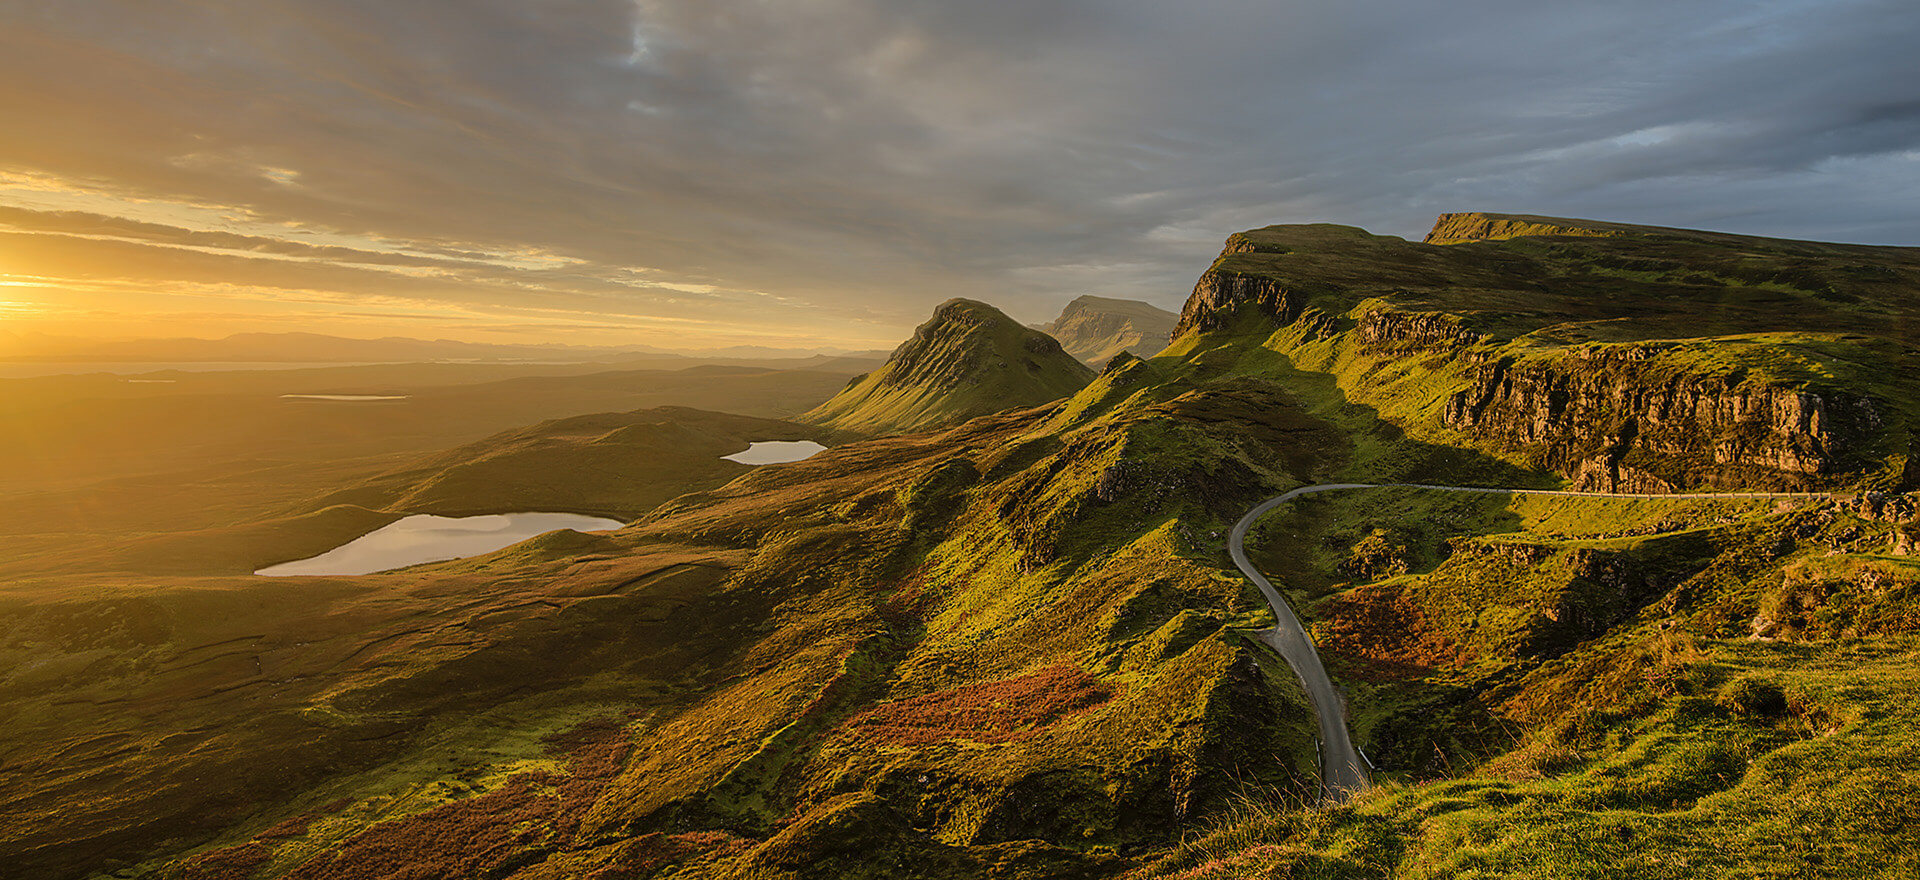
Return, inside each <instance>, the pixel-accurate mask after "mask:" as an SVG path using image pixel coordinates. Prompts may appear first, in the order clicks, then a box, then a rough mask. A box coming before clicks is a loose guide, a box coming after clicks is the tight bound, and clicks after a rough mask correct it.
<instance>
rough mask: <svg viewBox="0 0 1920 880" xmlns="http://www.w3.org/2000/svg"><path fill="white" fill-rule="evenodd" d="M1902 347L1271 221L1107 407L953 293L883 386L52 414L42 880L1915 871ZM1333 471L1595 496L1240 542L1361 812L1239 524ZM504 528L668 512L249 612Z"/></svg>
mask: <svg viewBox="0 0 1920 880" xmlns="http://www.w3.org/2000/svg"><path fill="white" fill-rule="evenodd" d="M1093 305H1097V303H1094V304H1093ZM1916 315H1920V250H1916V249H1908V248H1883V247H1866V246H1856V245H1841V244H1829V243H1813V242H1794V241H1782V240H1772V239H1760V238H1751V237H1743V236H1733V235H1725V234H1720V233H1711V232H1701V231H1693V230H1673V229H1660V228H1653V227H1638V226H1625V225H1620V224H1611V223H1598V222H1590V221H1580V220H1569V219H1561V218H1547V217H1531V216H1518V215H1494V214H1457V215H1445V216H1442V217H1441V218H1440V220H1439V222H1438V223H1437V224H1436V226H1435V228H1434V231H1433V233H1432V234H1431V235H1430V236H1429V237H1428V240H1426V241H1422V242H1413V241H1406V240H1403V239H1400V238H1396V237H1391V236H1379V235H1373V234H1370V233H1367V232H1365V231H1364V230H1360V229H1356V228H1352V227H1345V226H1335V225H1327V224H1315V225H1304V226H1275V227H1266V228H1263V229H1256V230H1249V231H1247V232H1242V233H1237V234H1235V235H1233V236H1231V237H1229V238H1228V239H1227V242H1226V246H1225V248H1224V249H1223V251H1222V252H1221V254H1220V256H1219V257H1218V258H1217V259H1216V260H1215V261H1214V263H1213V264H1212V265H1211V266H1209V267H1205V269H1204V271H1203V272H1202V273H1201V275H1200V278H1199V281H1198V282H1197V284H1196V285H1195V288H1194V290H1193V293H1192V295H1191V296H1190V297H1189V299H1188V300H1187V302H1186V305H1185V308H1184V309H1183V310H1182V312H1181V314H1180V316H1179V319H1178V323H1177V325H1176V326H1175V327H1174V328H1173V330H1172V331H1171V332H1170V334H1169V338H1168V339H1167V342H1166V345H1165V346H1164V348H1162V349H1160V350H1158V351H1157V353H1154V354H1152V355H1151V356H1149V357H1140V356H1137V355H1135V354H1132V353H1128V352H1125V351H1122V352H1120V353H1117V354H1115V355H1113V357H1112V358H1111V359H1109V360H1108V361H1107V362H1106V363H1105V364H1104V365H1103V366H1102V368H1101V369H1100V370H1098V371H1097V372H1096V371H1093V370H1089V369H1087V368H1086V367H1084V366H1083V365H1081V364H1080V363H1079V362H1078V361H1077V360H1076V359H1075V358H1074V356H1073V355H1072V354H1071V353H1070V352H1067V351H1065V350H1064V349H1063V348H1062V347H1061V345H1060V343H1059V342H1058V341H1055V340H1054V339H1053V338H1052V337H1049V336H1047V335H1045V334H1043V333H1039V332H1037V331H1035V330H1033V329H1031V328H1024V327H1021V326H1020V325H1019V324H1018V323H1016V322H1014V321H1012V319H1010V318H1007V317H1006V316H1005V315H1004V314H1001V313H1000V312H999V311H998V310H996V309H994V308H993V307H992V306H991V305H988V304H986V303H980V302H973V301H968V300H956V301H953V302H950V303H947V304H944V305H942V306H941V307H940V308H938V309H936V310H935V312H934V314H933V316H932V317H931V318H930V320H929V321H928V322H927V323H926V324H925V325H923V326H922V327H921V328H920V329H919V330H918V331H917V332H916V333H915V334H914V336H913V338H911V339H909V340H907V341H906V342H904V343H903V344H902V345H901V347H900V348H899V349H897V350H896V351H895V352H894V353H893V355H892V356H891V357H890V358H889V359H888V361H887V362H886V363H884V364H877V363H866V364H849V363H838V362H829V363H817V364H811V365H807V364H783V365H778V366H772V367H750V366H708V367H694V368H688V369H681V370H672V371H666V370H661V371H651V372H646V373H644V374H643V373H642V372H638V371H619V370H616V371H604V370H601V371H586V372H580V373H577V374H573V375H557V374H548V375H539V374H536V373H531V372H529V373H522V374H520V375H517V376H499V375H489V376H480V375H478V374H476V373H471V372H468V373H464V374H461V375H460V376H459V377H458V379H457V380H456V379H454V378H453V374H452V373H447V376H448V377H449V378H448V380H447V381H438V380H433V379H430V378H425V377H426V376H427V375H428V374H429V373H431V372H432V371H433V370H434V367H433V366H420V367H415V368H400V367H360V368H343V369H340V370H335V371H304V370H303V371H297V374H296V373H287V374H235V375H231V376H226V377H215V376H212V375H207V376H187V375H181V376H177V377H168V378H175V379H176V380H177V381H176V382H174V383H151V384H150V383H142V384H130V383H124V382H119V381H117V380H114V379H111V378H101V377H71V378H60V379H44V380H15V381H20V382H37V383H40V384H28V385H16V386H10V387H9V388H7V389H6V392H7V393H6V395H5V399H4V406H5V407H6V412H5V414H4V415H5V418H6V419H7V422H6V424H7V425H8V426H9V429H8V432H7V433H6V435H5V436H4V438H0V456H4V460H5V461H7V462H8V463H9V466H8V468H7V469H6V471H5V472H6V473H7V474H8V475H9V476H8V478H7V479H6V481H5V484H4V486H0V491H4V492H5V493H6V495H5V498H4V501H5V503H4V504H3V505H0V510H4V511H5V513H4V514H0V536H3V537H4V539H5V541H6V546H7V547H8V550H7V551H6V552H5V553H4V554H0V670H5V672H4V674H0V803H5V804H6V805H7V806H6V807H5V808H4V811H0V853H4V854H6V856H7V858H6V859H5V860H4V866H3V867H0V875H4V876H21V877H46V878H81V877H96V876H118V877H140V876H151V877H165V878H182V880H186V878H194V880H200V878H206V880H213V878H219V880H228V878H232V880H243V878H245V880H252V878H282V877H286V878H359V877H366V878H373V877H417V878H428V877H449V878H452V877H497V878H508V877H511V878H518V880H533V878H562V877H594V878H603V880H612V878H656V877H658V878H664V877H677V878H748V877H752V878H781V877H793V878H799V877H870V878H921V877H924V878H944V877H996V878H1138V880H1148V878H1184V880H1199V878H1214V877H1219V878H1226V877H1356V878H1357V877H1390V876H1391V877H1454V876H1485V877H1496V876H1498V877H1622V878H1624V877H1675V878H1680V877H1698V876H1729V877H1733V876H1738V877H1785V876H1836V877H1839V876H1847V877H1855V876H1866V877H1872V876H1884V877H1898V876H1911V875H1912V874H1914V873H1915V872H1916V871H1920V847H1916V846H1915V843H1914V839H1913V835H1912V833H1911V830H1910V829H1912V828H1913V827H1916V826H1920V736H1916V735H1915V734H1914V730H1916V729H1920V714H1917V712H1920V710H1916V709H1915V706H1916V705H1920V700H1916V697H1920V638H1916V632H1920V607H1917V606H1916V599H1920V595H1917V594H1920V564H1916V562H1915V560H1914V557H1913V553H1914V552H1915V548H1916V546H1920V511H1917V510H1916V505H1915V504H1914V501H1913V498H1912V495H1911V494H1910V493H1912V492H1913V491H1914V490H1915V489H1917V488H1920V464H1916V462H1915V456H1916V452H1920V387H1916V383H1920V378H1916V377H1920V348H1917V347H1916V346H1920V324H1916V321H1915V317H1916ZM1080 320H1081V321H1083V322H1084V323H1087V324H1089V325H1090V326H1098V327H1099V328H1101V329H1100V330H1099V336H1100V338H1103V339H1107V338H1111V339H1120V338H1122V337H1124V336H1127V335H1129V333H1130V331H1125V330H1121V329H1116V327H1118V325H1117V324H1112V323H1102V322H1101V321H1095V320H1091V319H1088V318H1085V317H1084V316H1083V317H1082V318H1081V319H1080ZM1056 323H1058V322H1056ZM1136 335H1137V334H1136ZM438 366H445V367H448V368H449V369H458V370H467V369H469V368H468V367H456V366H455V365H438ZM513 369H518V370H535V369H537V368H534V367H515V368H513ZM381 370H387V371H389V372H384V373H383V372H380V371H381ZM356 371H359V372H356ZM88 383H92V384H88ZM287 393H310V394H365V395H375V396H387V397H404V400H399V401H388V402H344V401H307V400H285V399H282V398H280V397H279V395H281V394H287ZM696 407H697V409H696ZM776 439H779V440H799V439H811V440H815V441H817V442H820V443H823V444H825V445H827V446H829V447H830V448H829V449H827V450H826V451H825V452H822V453H820V454H818V455H815V456H813V457H811V458H808V459H806V460H804V461H799V462H794V463H791V464H781V465H768V466H762V467H749V466H745V465H737V464H735V463H732V462H726V461H723V460H721V459H720V458H719V456H721V455H724V454H727V453H729V452H734V451H738V450H740V449H744V448H746V447H747V445H748V443H749V442H751V441H757V440H776ZM1334 482H1364V483H1424V484H1436V485H1449V486H1482V487H1486V486H1499V487H1520V488H1540V489H1573V490H1581V491H1587V492H1593V493H1600V495H1601V496H1602V497H1579V498H1572V497H1566V496H1545V495H1525V496H1509V495H1485V494H1462V493H1439V492H1432V491H1428V490H1422V489H1418V488H1408V487H1399V488H1383V489H1372V490H1366V491H1364V492H1347V493H1328V494H1323V495H1315V496H1309V497H1304V498H1301V499H1299V500H1298V501H1296V502H1293V503H1291V504H1289V505H1288V506H1286V507H1283V508H1280V509H1277V510H1275V511H1274V512H1273V513H1272V514H1270V515H1268V516H1266V517H1264V518H1262V519H1261V520H1260V521H1259V522H1258V523H1257V524H1256V525H1255V526H1254V528H1253V531H1252V534H1251V536H1250V538H1249V539H1248V549H1249V551H1250V553H1251V556H1252V559H1253V561H1254V563H1255V564H1256V565H1258V566H1259V568H1260V569H1261V570H1262V571H1264V572H1265V573H1266V574H1267V575H1268V577H1269V578H1271V580H1272V581H1273V582H1274V583H1275V584H1276V585H1277V586H1278V587H1279V589H1280V591H1281V592H1282V593H1283V594H1284V598H1285V599H1286V600H1287V602H1288V603H1289V604H1290V605H1291V606H1292V608H1293V609H1295V610H1296V611H1297V612H1298V613H1299V615H1300V617H1301V618H1302V619H1303V620H1304V621H1305V622H1306V624H1307V626H1308V629H1309V632H1310V633H1311V635H1312V636H1313V639H1314V640H1315V642H1316V643H1317V644H1318V646H1319V653H1320V656H1321V657H1322V658H1323V659H1324V661H1325V664H1326V666H1327V668H1328V670H1329V671H1330V672H1331V674H1332V676H1333V678H1334V681H1335V682H1336V684H1338V685H1339V686H1340V687H1341V688H1342V690H1343V691H1344V697H1345V702H1346V708H1347V713H1348V715H1347V717H1346V719H1345V720H1346V722H1347V724H1348V727H1349V729H1350V731H1351V735H1352V737H1353V739H1354V742H1355V743H1356V745H1358V746H1359V747H1360V748H1361V749H1363V750H1364V751H1365V753H1366V755H1367V756H1368V758H1369V759H1370V761H1371V762H1372V764H1373V765H1374V766H1373V768H1372V772H1371V784H1370V785H1369V786H1368V787H1367V788H1366V789H1365V790H1364V791H1361V792H1358V793H1355V794H1353V795H1352V796H1350V797H1342V798H1336V799H1333V800H1326V799H1323V798H1322V787H1321V785H1320V781H1319V779H1318V774H1319V763H1318V760H1317V756H1316V751H1317V749H1316V741H1315V729H1316V728H1315V719H1314V715H1313V712H1312V709H1311V707H1310V706H1309V703H1308V701H1307V699H1306V696H1305V694H1304V693H1303V692H1302V690H1301V688H1300V685H1299V682H1298V680H1297V679H1296V678H1295V677H1294V674H1293V672H1292V671H1291V669H1290V668H1289V667H1288V665H1287V664H1286V662H1285V661H1284V660H1282V659H1281V658H1279V657H1278V656H1277V655H1275V654H1274V653H1273V652H1272V651H1271V650H1270V649H1268V648H1267V647H1265V646H1264V645H1263V644H1262V643H1261V641H1260V640H1259V639H1257V638H1255V637H1254V635H1253V634H1254V633H1256V632H1257V631H1259V630H1261V629H1263V628H1265V627H1268V626H1271V625H1272V624H1273V622H1274V620H1273V614H1272V612H1271V611H1270V609H1269V608H1268V606H1267V604H1266V602H1265V601H1264V600H1263V598H1262V596H1261V595H1260V593H1259V591H1258V590H1257V589H1255V587H1254V586H1253V585H1252V584H1250V583H1249V582H1248V581H1247V580H1246V579H1245V578H1243V577H1241V576H1240V575H1239V573H1238V572H1237V571H1236V569H1235V568H1234V566H1233V564H1232V561H1231V560H1230V558H1229V556H1228V552H1227V547H1226V541H1225V533H1226V531H1227V529H1228V528H1229V527H1230V526H1231V525H1232V524H1233V523H1234V522H1235V521H1236V520H1238V519H1239V517H1240V516H1241V515H1242V514H1244V513H1245V512H1246V511H1247V510H1249V509H1251V508H1253V507H1254V506H1255V505H1256V504H1259V503H1260V502H1261V501H1263V500H1264V499H1267V498H1270V497H1273V496H1275V495H1279V494H1281V493H1283V492H1285V491H1288V490H1290V489H1294V488H1298V487H1301V486H1307V485H1313V484H1319V483H1334ZM1770 491H1779V492H1793V493H1801V495H1802V496H1804V497H1795V498H1768V499H1761V498H1721V499H1714V498H1706V499H1702V498H1679V497H1671V498H1669V497H1661V496H1667V495H1679V494H1693V493H1717V492H1725V493H1733V492H1770ZM1607 494H1613V495H1621V496H1624V495H1633V496H1636V497H1631V498H1629V497H1612V498H1609V497H1604V496H1605V495H1607ZM1639 496H1651V497H1639ZM506 509H543V510H556V511H565V512H575V513H588V514H599V515H607V516H613V517H615V518H618V519H620V520H622V521H624V522H627V523H628V525H626V526H625V527H624V528H621V529H618V530H614V531H606V532H574V531H565V530H563V531H557V532H553V533H549V534H546V535H542V536H540V537H538V538H534V539H532V540H529V541H526V542H523V543H521V544H518V545H514V546H512V547H508V548H506V549H503V550H500V551H498V552H495V553H491V554H486V555H483V556H478V557H471V558H467V559H460V560H454V561H449V562H442V563H435V564H429V565H421V566H414V567H410V568H405V569H401V570H397V571H391V572H383V573H377V574H371V575H360V576H351V577H347V576H341V577H302V578H262V577H255V576H252V575H251V574H249V572H251V571H253V570H254V569H255V568H257V567H259V566H261V565H264V564H268V563H271V562H274V561H283V560H285V559H292V558H298V557H299V556H301V555H309V554H310V553H312V552H316V551H317V550H318V549H325V548H326V547H328V546H332V545H334V544H338V543H341V542H342V541H344V540H346V539H348V538H351V537H353V536H355V535H358V534H361V533H364V532H365V531H368V530H370V529H371V528H373V527H376V526H378V525H381V524H384V523H385V522H390V521H393V520H394V519H397V518H399V517H400V516H403V515H407V514H411V513H460V512H489V511H500V510H506ZM8 872H11V873H8Z"/></svg>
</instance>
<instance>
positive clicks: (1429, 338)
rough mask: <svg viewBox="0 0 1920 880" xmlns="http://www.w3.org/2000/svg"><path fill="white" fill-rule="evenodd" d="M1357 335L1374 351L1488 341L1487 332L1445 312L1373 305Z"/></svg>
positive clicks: (1439, 347)
mask: <svg viewBox="0 0 1920 880" xmlns="http://www.w3.org/2000/svg"><path fill="white" fill-rule="evenodd" d="M1353 332H1354V337H1355V338H1357V339H1358V340H1360V344H1361V345H1363V346H1366V347H1367V348H1368V349H1369V350H1371V351H1393V352H1404V351H1413V350H1454V349H1460V348H1465V347H1467V346H1469V345H1474V344H1477V343H1481V342H1485V341H1487V338H1488V337H1487V335H1486V334H1484V333H1477V332H1475V331H1473V330H1470V329H1468V328H1466V327H1464V326H1462V325H1461V323H1460V321H1459V319H1458V318H1455V317H1454V316H1452V315H1448V314H1444V313H1442V312H1403V311H1400V310H1398V309H1374V310H1373V311H1371V312H1368V313H1367V314H1365V315H1363V316H1362V317H1361V318H1360V323H1359V326H1357V327H1355V328H1354V331H1353Z"/></svg>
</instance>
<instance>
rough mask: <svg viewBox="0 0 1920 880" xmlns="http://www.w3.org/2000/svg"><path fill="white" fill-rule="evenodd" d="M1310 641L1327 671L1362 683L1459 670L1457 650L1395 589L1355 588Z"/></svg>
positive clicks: (1329, 613) (1334, 604) (1331, 604)
mask: <svg viewBox="0 0 1920 880" xmlns="http://www.w3.org/2000/svg"><path fill="white" fill-rule="evenodd" d="M1314 640H1315V641H1316V642H1318V643H1319V646H1320V651H1321V653H1322V654H1323V655H1325V656H1326V657H1327V658H1328V661H1329V663H1328V665H1329V666H1332V667H1334V668H1335V669H1336V670H1337V671H1339V672H1340V674H1342V675H1347V676H1351V677H1353V678H1359V679H1363V680H1366V681H1397V680H1403V679H1409V678H1420V677H1423V676H1426V675H1428V674H1431V673H1432V672H1433V671H1434V670H1436V669H1444V668H1448V667H1452V666H1455V665H1458V664H1459V662H1460V661H1461V659H1462V657H1461V653H1460V649H1459V646H1457V645H1455V644H1454V643H1453V642H1452V641H1450V640H1448V639H1447V638H1446V637H1445V636H1442V635H1440V634H1439V633H1436V632H1434V631H1432V630H1431V629H1430V628H1428V626H1427V622H1426V616H1425V615H1424V614H1423V613H1422V612H1421V611H1420V606H1419V605H1416V604H1414V602H1413V601H1412V600H1411V599H1408V598H1407V596H1406V594H1405V593H1403V592H1402V591H1401V589H1400V588H1399V587H1397V586H1389V585H1380V584H1374V585H1369V586H1364V587H1356V588H1354V589H1352V590H1350V591H1348V592H1347V593H1346V594H1344V595H1342V596H1340V597H1338V598H1336V599H1334V600H1333V601H1331V602H1329V603H1328V606H1327V615H1326V618H1325V619H1324V620H1323V621H1321V623H1320V624H1319V625H1318V626H1316V627H1315V628H1314Z"/></svg>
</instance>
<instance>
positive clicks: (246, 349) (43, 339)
mask: <svg viewBox="0 0 1920 880" xmlns="http://www.w3.org/2000/svg"><path fill="white" fill-rule="evenodd" d="M0 350H7V351H10V352H11V353H10V354H7V355H6V356H0V361H55V362H59V361H91V362H132V363H195V362H226V361H231V362H261V363H355V362H412V361H447V360H488V361H543V360H559V361H569V362H578V361H608V362H618V361H621V360H625V359H630V358H634V357H641V356H670V357H695V358H716V357H718V358H788V357H810V356H813V355H819V354H827V355H842V354H864V355H868V356H879V355H881V354H883V352H878V351H875V352H848V351H846V350H844V349H838V348H769V347H766V346H759V345H735V346H729V347H726V348H713V349H699V350H694V349H685V350H670V349H664V348H655V347H652V346H646V345H628V346H581V345H500V344H492V343H482V342H460V341H457V340H452V339H432V340H427V339H409V338H405V337H399V336H388V337H383V338H380V339H348V338H344V337H340V336H326V335H322V334H318V333H236V334H234V335H232V336H228V337H225V338H223V339H195V338H173V339H125V340H90V339H74V338H68V337H60V336H47V335H43V334H37V333H28V334H14V333H4V334H0Z"/></svg>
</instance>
